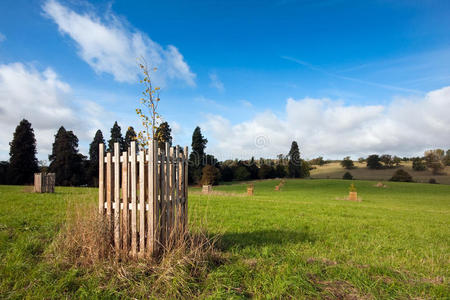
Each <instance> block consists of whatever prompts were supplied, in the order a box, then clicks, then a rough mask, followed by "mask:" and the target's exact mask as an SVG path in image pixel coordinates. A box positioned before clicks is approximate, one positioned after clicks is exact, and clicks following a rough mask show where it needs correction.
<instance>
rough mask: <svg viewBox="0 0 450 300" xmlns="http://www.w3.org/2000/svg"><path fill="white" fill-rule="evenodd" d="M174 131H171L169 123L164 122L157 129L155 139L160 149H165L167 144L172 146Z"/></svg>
mask: <svg viewBox="0 0 450 300" xmlns="http://www.w3.org/2000/svg"><path fill="white" fill-rule="evenodd" d="M171 132H172V129H170V126H169V123H167V122H163V123H161V124H160V125H159V126H158V128H156V132H155V139H156V140H157V141H158V147H159V148H160V149H165V147H166V146H165V143H166V142H167V143H169V144H170V145H172V135H171Z"/></svg>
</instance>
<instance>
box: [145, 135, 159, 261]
mask: <svg viewBox="0 0 450 300" xmlns="http://www.w3.org/2000/svg"><path fill="white" fill-rule="evenodd" d="M154 144H155V143H154V141H153V140H152V141H150V144H149V147H148V163H147V164H148V168H147V171H148V175H147V180H148V212H147V249H148V253H149V255H154V252H155V228H156V226H155V225H156V222H155V219H156V217H155V215H156V199H155V195H156V185H155V183H156V182H155V171H156V168H155V158H156V154H157V153H155V148H154Z"/></svg>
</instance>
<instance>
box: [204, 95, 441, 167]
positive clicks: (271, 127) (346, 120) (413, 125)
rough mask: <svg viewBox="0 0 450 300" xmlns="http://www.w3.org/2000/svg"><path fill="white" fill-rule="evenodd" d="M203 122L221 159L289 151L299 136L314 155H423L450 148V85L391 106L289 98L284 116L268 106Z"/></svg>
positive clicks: (307, 151)
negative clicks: (238, 118)
mask: <svg viewBox="0 0 450 300" xmlns="http://www.w3.org/2000/svg"><path fill="white" fill-rule="evenodd" d="M202 128H204V130H205V132H206V135H207V136H208V137H212V138H213V141H214V143H213V144H212V145H210V147H209V151H211V152H212V153H214V154H215V155H217V156H218V157H219V158H221V159H228V158H234V157H238V158H248V157H250V156H255V157H260V156H264V157H268V156H271V157H275V156H276V155H277V154H279V153H283V154H286V153H287V152H288V151H289V147H290V144H291V142H292V141H293V140H297V141H298V142H299V143H300V147H301V151H302V155H304V156H305V157H309V158H311V157H316V156H319V155H322V156H325V157H329V158H342V157H343V156H346V155H353V156H354V157H355V158H356V157H358V156H360V155H368V154H371V153H390V154H396V155H417V154H420V153H422V152H423V150H425V149H429V148H438V147H444V148H446V149H447V148H450V87H445V88H442V89H439V90H435V91H432V92H429V93H428V94H426V95H425V96H424V97H422V98H414V99H411V98H402V99H394V100H393V101H392V102H391V103H390V104H389V105H387V106H381V105H373V106H355V105H345V104H344V103H343V102H340V101H333V100H330V99H312V98H304V99H300V100H295V99H293V98H289V99H287V101H286V106H285V112H284V113H283V114H282V116H281V117H279V116H277V115H275V114H274V113H273V112H271V111H266V112H264V113H261V114H258V115H257V116H256V117H254V118H253V119H251V120H248V121H245V122H242V123H239V124H235V125H233V124H231V122H230V121H229V120H227V119H225V118H223V117H222V116H217V115H210V116H209V117H208V119H207V121H206V122H205V124H203V126H202Z"/></svg>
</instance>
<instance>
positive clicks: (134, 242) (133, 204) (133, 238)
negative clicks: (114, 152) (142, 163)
mask: <svg viewBox="0 0 450 300" xmlns="http://www.w3.org/2000/svg"><path fill="white" fill-rule="evenodd" d="M130 156H131V255H132V256H136V254H137V219H136V218H137V216H136V214H137V202H136V142H135V141H132V142H131V153H130Z"/></svg>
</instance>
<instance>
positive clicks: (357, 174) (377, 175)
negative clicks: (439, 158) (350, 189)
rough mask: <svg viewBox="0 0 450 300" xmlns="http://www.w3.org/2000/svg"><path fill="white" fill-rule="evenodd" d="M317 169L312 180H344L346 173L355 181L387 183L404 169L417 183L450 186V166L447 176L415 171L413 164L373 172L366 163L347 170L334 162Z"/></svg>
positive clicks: (406, 163)
mask: <svg viewBox="0 0 450 300" xmlns="http://www.w3.org/2000/svg"><path fill="white" fill-rule="evenodd" d="M314 167H316V169H314V170H311V178H333V179H334V178H335V179H342V175H344V173H345V172H347V171H348V172H350V173H351V174H352V175H353V178H354V179H361V180H382V181H386V180H389V179H390V178H391V177H392V174H394V172H395V171H396V170H397V169H404V170H405V171H407V172H408V173H409V174H411V176H412V177H413V180H414V181H416V182H428V180H430V178H434V179H436V181H437V182H438V183H441V184H450V166H447V167H446V168H445V170H444V172H445V173H446V174H445V175H433V174H432V173H431V171H429V170H427V171H420V172H419V171H414V170H413V169H412V162H410V161H409V162H402V165H401V166H400V167H398V168H395V169H383V170H371V169H368V168H367V167H366V164H365V163H358V162H355V167H356V169H351V170H346V169H344V168H343V167H342V166H341V164H340V163H339V162H332V163H328V164H325V165H323V166H314Z"/></svg>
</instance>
